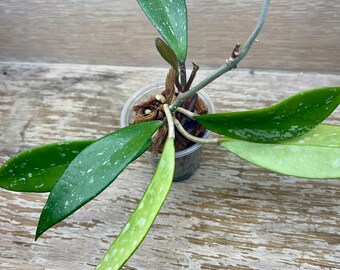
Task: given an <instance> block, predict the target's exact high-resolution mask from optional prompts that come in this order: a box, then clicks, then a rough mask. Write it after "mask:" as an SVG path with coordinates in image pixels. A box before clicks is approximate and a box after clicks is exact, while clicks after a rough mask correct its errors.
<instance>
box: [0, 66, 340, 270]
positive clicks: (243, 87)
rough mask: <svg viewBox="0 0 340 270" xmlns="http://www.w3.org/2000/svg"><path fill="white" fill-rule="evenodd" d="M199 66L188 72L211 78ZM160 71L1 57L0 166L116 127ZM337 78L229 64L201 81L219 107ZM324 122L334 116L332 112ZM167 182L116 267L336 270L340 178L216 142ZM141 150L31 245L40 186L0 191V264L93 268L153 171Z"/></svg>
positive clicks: (272, 98)
mask: <svg viewBox="0 0 340 270" xmlns="http://www.w3.org/2000/svg"><path fill="white" fill-rule="evenodd" d="M209 73H210V71H209V70H202V71H199V75H198V79H197V81H198V80H200V79H202V78H203V77H205V76H206V75H207V74H209ZM165 75H166V70H165V69H149V68H129V67H109V66H81V65H38V64H20V63H19V64H10V63H2V64H0V164H2V163H3V162H4V161H5V160H6V159H7V158H9V156H11V155H13V154H15V153H17V152H19V151H21V150H23V149H25V148H27V147H30V146H35V145H38V144H43V143H48V142H53V141H59V140H65V139H77V138H84V139H85V138H98V137H100V136H103V135H104V134H106V133H108V132H111V131H113V130H116V129H117V128H118V125H119V115H120V111H121V109H122V106H123V104H124V102H125V101H126V100H127V98H128V97H129V95H131V94H132V93H133V92H134V91H135V90H136V89H138V88H139V87H141V86H144V85H145V84H147V83H150V82H152V81H154V80H159V79H163V78H164V76H165ZM339 84H340V78H339V76H336V75H327V74H323V75H320V74H317V73H294V72H283V73H279V72H269V71H257V70H236V71H233V72H231V73H229V74H226V75H224V76H223V77H222V78H220V79H218V80H217V81H216V82H214V83H213V84H211V85H210V86H209V87H207V89H206V90H207V91H208V93H209V94H210V95H211V97H212V99H213V101H214V102H215V104H216V107H217V110H218V111H221V110H222V109H223V110H226V109H227V110H242V109H250V108H255V107H257V108H258V107H261V106H267V105H270V104H273V103H275V102H276V101H278V100H280V99H282V98H284V97H287V96H288V95H290V94H293V93H295V92H298V91H301V90H304V89H308V88H312V87H317V86H327V85H339ZM329 121H330V122H333V123H337V124H340V111H339V109H338V110H337V111H336V112H335V113H334V114H333V116H332V117H331V119H330V120H329ZM203 151H204V154H205V155H204V157H203V160H202V163H201V168H200V169H199V170H198V171H197V173H196V174H195V175H194V176H193V177H192V178H190V179H189V180H187V181H184V182H180V183H174V185H173V187H172V190H171V192H170V195H169V197H168V199H167V201H166V203H165V205H164V207H163V208H162V210H161V213H160V215H159V216H158V218H157V219H156V222H155V224H154V226H153V228H152V229H151V231H150V233H149V234H148V236H147V237H146V239H145V241H144V242H143V244H142V245H141V247H140V248H139V250H138V251H137V253H136V254H135V255H134V256H133V257H132V258H131V259H130V261H129V262H128V263H127V266H126V267H125V269H148V270H149V269H195V270H196V269H261V270H266V269H267V270H272V269H339V268H338V267H339V262H340V235H339V233H340V228H339V223H340V215H339V213H340V203H339V198H340V182H339V180H311V179H298V178H295V177H288V176H282V175H278V174H275V173H270V172H268V171H266V170H264V169H261V168H257V167H255V166H253V165H250V164H249V163H247V162H245V161H242V160H240V159H239V158H237V157H235V156H234V155H232V154H230V153H227V152H226V151H225V150H223V149H220V148H218V147H215V146H207V147H205V149H204V150H203ZM151 174H152V169H151V167H150V166H149V164H148V161H147V160H146V159H145V158H141V159H139V160H138V161H136V162H134V163H133V164H131V165H130V166H129V167H128V169H127V170H125V171H124V172H123V173H122V175H121V176H120V177H119V178H118V179H117V180H116V181H115V182H114V183H113V184H112V185H111V186H110V187H109V188H108V189H107V190H105V191H104V192H103V193H102V194H100V195H99V196H98V197H97V198H96V199H95V200H94V201H92V202H90V203H89V204H87V205H86V206H85V207H84V208H82V209H81V210H79V211H78V212H76V213H75V214H73V215H72V216H70V217H69V218H67V219H66V220H65V221H63V222H61V223H60V225H58V226H56V227H55V228H52V229H51V230H49V231H48V232H46V233H45V234H44V235H43V236H42V237H41V239H39V240H38V241H37V242H34V233H35V226H36V225H37V222H38V218H39V214H40V211H41V208H42V207H43V204H44V202H45V200H46V198H47V194H23V193H14V192H10V191H5V190H0V239H1V241H0V269H8V270H9V269H60V270H65V269H93V267H94V266H95V265H96V264H97V263H98V262H99V260H100V258H101V257H102V256H103V254H104V252H105V250H107V249H108V247H109V245H110V243H111V242H112V241H113V240H114V238H115V237H116V236H117V234H118V232H119V230H120V229H121V228H122V226H123V224H124V222H125V221H126V220H127V218H128V216H129V215H130V213H131V212H132V210H133V209H134V207H135V206H136V204H137V202H138V200H139V198H140V197H141V195H142V193H143V191H144V189H145V188H146V186H147V183H148V181H149V179H150V177H151Z"/></svg>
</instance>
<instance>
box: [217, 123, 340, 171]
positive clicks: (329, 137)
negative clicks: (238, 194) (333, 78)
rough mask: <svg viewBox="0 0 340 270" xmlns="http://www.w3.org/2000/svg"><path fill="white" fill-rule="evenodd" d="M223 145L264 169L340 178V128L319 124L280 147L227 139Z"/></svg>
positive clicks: (221, 143) (222, 142)
mask: <svg viewBox="0 0 340 270" xmlns="http://www.w3.org/2000/svg"><path fill="white" fill-rule="evenodd" d="M220 145H221V146H223V147H225V148H227V149H228V150H229V151H231V152H233V153H234V154H236V155H238V156H240V157H241V158H243V159H246V160H248V161H250V162H251V163H254V164H256V165H258V166H260V167H263V168H266V169H268V170H271V171H274V172H279V173H282V174H287V175H293V176H299V177H306V178H340V126H335V125H319V126H318V127H316V128H315V129H313V130H312V131H310V132H308V133H306V134H305V135H303V136H301V137H299V138H296V139H293V140H288V141H285V142H281V143H277V144H265V143H253V142H247V141H242V140H237V139H232V138H224V139H222V140H221V141H220Z"/></svg>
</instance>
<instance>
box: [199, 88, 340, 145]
mask: <svg viewBox="0 0 340 270" xmlns="http://www.w3.org/2000/svg"><path fill="white" fill-rule="evenodd" d="M339 104H340V87H327V88H319V89H314V90H310V91H306V92H302V93H299V94H296V95H294V96H291V97H290V98H288V99H286V100H284V101H282V102H280V103H277V104H276V105H273V106H271V107H268V108H264V109H259V110H252V111H243V112H231V113H220V114H206V115H201V116H197V117H195V120H197V121H198V122H199V123H200V124H201V125H202V126H204V127H206V128H207V129H210V130H212V131H213V132H216V133H219V134H222V135H226V136H228V137H232V138H236V139H241V140H247V141H253V142H261V143H263V142H265V143H270V142H277V141H284V140H287V139H293V138H295V137H298V136H301V135H303V134H305V133H306V132H308V131H310V130H311V129H312V128H314V127H316V126H317V125H318V124H320V123H321V122H322V121H323V120H325V119H326V118H327V117H328V116H329V115H330V114H331V113H332V112H333V111H334V110H335V109H336V107H337V106H338V105H339Z"/></svg>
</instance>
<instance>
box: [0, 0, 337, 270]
mask: <svg viewBox="0 0 340 270" xmlns="http://www.w3.org/2000/svg"><path fill="white" fill-rule="evenodd" d="M137 1H138V3H139V4H140V6H141V8H142V9H143V10H144V12H145V13H146V15H147V16H148V18H149V19H150V21H151V22H152V23H153V25H154V26H155V27H156V29H157V30H158V31H159V32H160V34H161V35H162V37H163V39H164V40H165V41H163V40H161V39H156V47H157V49H158V51H159V52H160V54H161V56H162V57H163V58H164V59H165V60H166V61H167V62H168V63H169V64H170V65H171V69H170V71H169V74H168V76H167V79H166V84H165V85H166V86H165V89H164V90H163V91H162V92H161V93H159V96H157V95H154V96H151V97H150V98H148V99H146V100H145V101H143V102H141V103H138V104H136V105H135V108H134V111H135V112H136V115H135V117H134V119H133V121H132V122H134V123H133V124H131V125H126V126H125V127H124V128H121V129H119V130H117V131H115V132H113V133H111V134H108V135H107V136H105V137H103V138H101V139H99V140H96V141H94V140H87V141H66V142H60V143H52V144H48V145H43V146H38V147H35V148H31V149H28V150H25V151H23V152H21V153H19V154H18V155H16V156H13V157H12V158H10V159H9V160H8V161H7V162H6V163H5V164H3V165H2V167H1V168H0V187H2V188H5V189H9V190H13V191H23V192H50V195H49V198H48V200H47V202H46V205H45V207H44V208H43V210H42V213H41V216H40V220H39V223H38V227H37V231H36V239H38V237H39V236H40V235H41V234H42V233H44V232H45V231H46V230H48V229H49V228H51V227H52V226H54V225H55V224H57V223H58V222H60V221H61V220H63V219H65V218H66V217H68V216H69V215H71V214H72V213H73V212H75V211H76V210H78V209H79V208H80V207H82V206H83V205H84V204H86V203H87V202H89V201H90V200H92V199H93V198H94V197H96V196H97V195H98V194H99V193H100V192H102V191H103V190H104V189H105V188H106V187H107V186H108V185H110V184H111V183H112V182H113V181H114V180H115V179H116V177H117V176H118V175H119V174H120V173H121V172H122V171H123V170H124V169H125V167H126V166H127V165H128V164H129V163H131V162H132V161H134V160H135V159H137V158H138V157H139V156H141V155H142V154H143V153H144V152H145V151H147V150H148V149H149V148H150V147H152V151H154V152H155V154H156V155H158V152H161V155H160V157H159V161H158V164H157V167H156V169H155V172H154V175H153V177H152V180H151V182H150V184H149V186H148V188H147V190H146V191H145V193H144V195H143V197H142V199H141V200H140V202H139V204H138V206H137V207H136V209H135V211H134V213H133V214H132V215H131V217H130V219H129V220H128V222H127V223H126V225H125V227H124V228H123V230H122V231H121V233H120V234H119V235H118V237H117V238H116V240H115V241H114V242H113V244H112V246H111V247H110V248H109V250H108V251H107V253H106V254H105V255H104V257H103V259H102V260H101V262H100V263H99V264H98V266H97V268H96V269H119V268H120V267H121V266H122V265H123V264H124V263H125V262H126V261H127V260H128V259H129V257H130V256H131V255H132V254H133V252H134V251H135V250H136V249H137V247H138V246H139V244H140V243H141V241H142V240H143V239H144V237H145V236H146V234H147V232H148V230H149V229H150V227H151V225H152V223H153V221H154V219H155V218H156V216H157V214H158V212H159V210H160V208H161V206H162V204H163V202H164V201H165V199H166V196H167V194H168V192H169V190H170V188H171V185H172V181H173V177H174V171H175V152H176V150H175V144H176V138H177V143H178V137H179V136H181V138H185V143H184V145H185V146H188V145H190V144H192V143H193V144H195V143H196V144H205V143H209V144H216V145H217V146H220V147H224V148H226V149H227V150H229V151H231V152H233V153H235V154H236V155H238V156H240V157H241V158H243V159H246V160H248V161H250V162H252V163H254V164H256V165H258V166H261V167H264V168H266V169H269V170H272V171H274V172H279V173H283V174H287V175H294V176H299V177H308V178H340V139H339V138H340V126H336V125H323V124H321V122H322V121H323V120H324V119H326V118H327V117H328V116H329V115H330V114H331V113H332V112H333V111H334V110H335V109H336V108H337V106H338V105H339V104H340V87H326V88H320V89H314V90H309V91H305V92H302V93H298V94H296V95H294V96H292V97H289V98H288V99H286V100H284V101H282V102H280V103H277V104H276V105H273V106H270V107H267V108H263V109H259V110H251V111H243V112H228V113H217V114H215V113H211V112H212V111H209V112H208V113H206V112H207V111H205V109H206V108H205V105H206V104H204V102H203V103H202V100H201V99H200V97H199V96H198V95H197V93H198V92H199V91H200V90H201V89H202V88H204V87H205V86H206V85H208V84H209V83H210V82H212V81H213V80H215V79H216V78H218V77H219V76H221V75H222V74H224V73H226V72H228V71H231V70H233V69H235V68H236V67H237V64H238V63H239V62H240V61H241V60H242V59H243V58H244V57H245V56H246V54H247V52H248V50H249V49H250V47H251V45H252V44H253V43H254V42H255V41H256V37H257V35H258V33H259V32H260V30H261V28H262V25H263V23H264V20H265V17H266V14H267V10H268V6H269V0H264V1H263V6H262V9H261V13H260V17H259V20H258V22H257V24H256V26H255V29H254V31H253V32H252V33H251V35H250V36H249V38H248V40H247V41H246V42H245V43H244V45H243V46H242V47H241V45H240V44H236V46H235V47H234V48H233V50H232V52H231V55H230V57H228V59H227V60H226V63H225V64H224V65H222V66H221V67H220V68H219V69H218V70H217V71H216V72H214V73H213V74H212V75H211V76H209V77H208V78H206V79H205V80H203V81H202V82H200V83H198V84H196V85H195V86H194V87H191V83H192V81H193V79H194V77H195V74H196V72H197V70H198V66H196V65H194V67H193V71H192V73H191V76H190V77H189V79H188V80H187V78H186V67H185V60H186V52H187V15H186V12H187V11H186V4H185V0H172V1H160V0H159V1H152V2H151V1H147V0H137ZM188 123H189V124H188ZM188 126H189V127H190V128H188ZM192 126H194V128H192ZM175 127H176V128H175ZM204 129H208V130H210V131H212V132H214V133H217V134H220V135H221V136H220V137H218V138H216V137H214V138H210V139H209V138H204V137H202V134H204ZM188 131H190V132H188ZM198 131H199V132H198ZM179 134H180V135H179ZM191 142H192V143H191Z"/></svg>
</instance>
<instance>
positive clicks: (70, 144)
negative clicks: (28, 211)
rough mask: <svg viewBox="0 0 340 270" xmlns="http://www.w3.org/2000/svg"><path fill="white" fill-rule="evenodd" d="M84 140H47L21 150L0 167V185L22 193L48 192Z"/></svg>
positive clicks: (83, 143)
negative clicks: (41, 143) (44, 143)
mask: <svg viewBox="0 0 340 270" xmlns="http://www.w3.org/2000/svg"><path fill="white" fill-rule="evenodd" d="M93 142H94V141H93V140H87V141H65V142H58V143H51V144H47V145H42V146H38V147H34V148H30V149H28V150H25V151H23V152H21V153H19V154H17V155H15V156H13V157H11V158H10V159H9V160H7V161H6V162H5V163H4V164H3V165H2V167H0V187H2V188H5V189H9V190H13V191H22V192H49V191H51V190H52V188H53V187H54V186H55V184H56V183H57V181H58V180H59V178H60V177H61V175H62V174H63V172H64V171H65V170H66V168H67V166H68V165H69V164H70V163H71V161H72V160H73V159H74V158H75V157H76V156H77V155H78V154H79V153H80V152H81V151H82V150H83V149H84V148H85V147H87V146H89V145H90V144H91V143H93Z"/></svg>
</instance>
